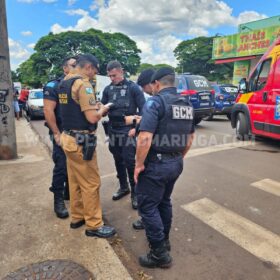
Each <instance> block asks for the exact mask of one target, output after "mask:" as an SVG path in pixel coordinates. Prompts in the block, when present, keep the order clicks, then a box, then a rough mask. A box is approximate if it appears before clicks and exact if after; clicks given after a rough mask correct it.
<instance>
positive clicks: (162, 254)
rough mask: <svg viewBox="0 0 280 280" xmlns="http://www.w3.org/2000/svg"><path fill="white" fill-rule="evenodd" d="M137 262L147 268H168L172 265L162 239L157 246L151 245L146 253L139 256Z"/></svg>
mask: <svg viewBox="0 0 280 280" xmlns="http://www.w3.org/2000/svg"><path fill="white" fill-rule="evenodd" d="M139 263H140V265H141V266H143V267H148V268H155V267H160V268H169V267H170V266H171V265H172V257H171V256H170V255H169V253H168V251H167V249H166V247H165V242H164V241H163V242H162V243H161V245H160V246H158V247H154V248H153V247H151V250H150V252H149V253H148V254H147V255H144V256H140V257H139Z"/></svg>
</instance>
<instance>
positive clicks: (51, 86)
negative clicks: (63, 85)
mask: <svg viewBox="0 0 280 280" xmlns="http://www.w3.org/2000/svg"><path fill="white" fill-rule="evenodd" d="M55 85H56V82H48V83H47V84H46V86H47V87H50V88H53V87H55Z"/></svg>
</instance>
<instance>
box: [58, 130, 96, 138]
mask: <svg viewBox="0 0 280 280" xmlns="http://www.w3.org/2000/svg"><path fill="white" fill-rule="evenodd" d="M63 132H64V133H65V134H67V135H70V136H72V137H76V136H77V135H78V134H79V135H81V134H83V135H86V134H94V132H93V131H89V130H80V131H79V130H63Z"/></svg>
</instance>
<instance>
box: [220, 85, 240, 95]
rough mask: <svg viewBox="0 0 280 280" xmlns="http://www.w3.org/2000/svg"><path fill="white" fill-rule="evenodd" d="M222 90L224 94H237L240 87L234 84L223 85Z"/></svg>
mask: <svg viewBox="0 0 280 280" xmlns="http://www.w3.org/2000/svg"><path fill="white" fill-rule="evenodd" d="M221 92H222V93H223V94H230V95H235V94H237V92H238V88H237V87H234V86H222V87H221Z"/></svg>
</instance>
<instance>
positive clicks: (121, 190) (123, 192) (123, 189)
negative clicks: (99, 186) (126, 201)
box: [112, 182, 130, 200]
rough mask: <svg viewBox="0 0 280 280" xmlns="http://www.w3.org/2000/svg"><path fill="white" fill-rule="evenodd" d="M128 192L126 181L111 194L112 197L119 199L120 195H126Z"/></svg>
mask: <svg viewBox="0 0 280 280" xmlns="http://www.w3.org/2000/svg"><path fill="white" fill-rule="evenodd" d="M129 193H130V189H129V186H128V183H127V182H126V183H123V184H120V188H119V189H118V190H117V192H115V193H114V194H113V197H112V199H113V200H119V199H121V198H122V197H124V196H126V195H128V194H129Z"/></svg>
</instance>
